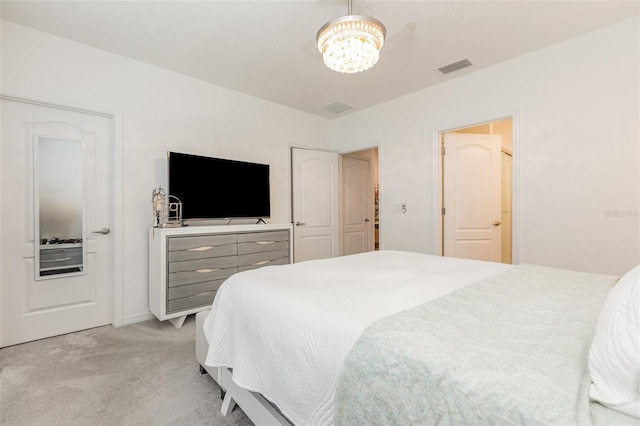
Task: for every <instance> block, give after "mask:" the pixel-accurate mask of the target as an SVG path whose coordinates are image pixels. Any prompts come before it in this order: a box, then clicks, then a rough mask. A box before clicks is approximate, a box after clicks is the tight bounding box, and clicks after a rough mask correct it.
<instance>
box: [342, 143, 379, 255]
mask: <svg viewBox="0 0 640 426" xmlns="http://www.w3.org/2000/svg"><path fill="white" fill-rule="evenodd" d="M340 192H341V200H340V206H341V209H340V211H341V212H340V221H341V238H340V241H341V254H342V255H348V254H356V253H361V252H366V251H373V250H379V248H380V215H379V209H378V206H379V194H380V192H379V173H378V148H377V147H374V148H369V149H366V150H361V151H356V152H350V153H343V154H342V155H341V191H340Z"/></svg>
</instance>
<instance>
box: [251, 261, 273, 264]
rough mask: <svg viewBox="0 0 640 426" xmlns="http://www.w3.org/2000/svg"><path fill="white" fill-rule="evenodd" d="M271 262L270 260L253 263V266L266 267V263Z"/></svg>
mask: <svg viewBox="0 0 640 426" xmlns="http://www.w3.org/2000/svg"><path fill="white" fill-rule="evenodd" d="M269 262H271V261H270V260H262V261H260V262H256V263H252V264H251V265H264V264H265V263H269Z"/></svg>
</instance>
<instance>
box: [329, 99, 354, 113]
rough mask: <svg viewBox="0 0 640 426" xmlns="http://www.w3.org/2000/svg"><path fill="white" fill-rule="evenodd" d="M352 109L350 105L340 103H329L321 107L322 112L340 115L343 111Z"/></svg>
mask: <svg viewBox="0 0 640 426" xmlns="http://www.w3.org/2000/svg"><path fill="white" fill-rule="evenodd" d="M351 108H353V107H352V106H351V105H347V104H343V103H342V102H338V101H335V102H331V103H330V104H327V105H325V106H323V107H322V109H323V110H325V111H329V112H332V113H334V114H340V113H341V112H343V111H346V110H348V109H351Z"/></svg>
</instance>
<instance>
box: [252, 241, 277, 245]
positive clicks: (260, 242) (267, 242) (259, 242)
mask: <svg viewBox="0 0 640 426" xmlns="http://www.w3.org/2000/svg"><path fill="white" fill-rule="evenodd" d="M274 243H275V241H256V244H274Z"/></svg>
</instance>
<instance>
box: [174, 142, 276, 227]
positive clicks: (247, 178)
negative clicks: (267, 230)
mask: <svg viewBox="0 0 640 426" xmlns="http://www.w3.org/2000/svg"><path fill="white" fill-rule="evenodd" d="M167 156H168V166H169V187H168V189H167V192H168V193H169V195H173V196H175V197H177V198H178V199H179V200H180V201H181V202H182V218H183V219H220V218H267V217H270V214H271V202H270V194H269V165H268V164H258V163H248V162H244V161H235V160H226V159H223V158H213V157H204V156H199V155H191V154H182V153H178V152H168V154H167Z"/></svg>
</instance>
